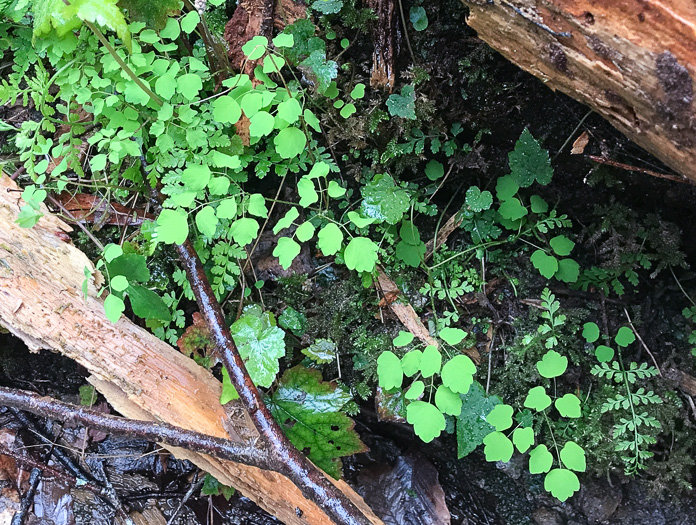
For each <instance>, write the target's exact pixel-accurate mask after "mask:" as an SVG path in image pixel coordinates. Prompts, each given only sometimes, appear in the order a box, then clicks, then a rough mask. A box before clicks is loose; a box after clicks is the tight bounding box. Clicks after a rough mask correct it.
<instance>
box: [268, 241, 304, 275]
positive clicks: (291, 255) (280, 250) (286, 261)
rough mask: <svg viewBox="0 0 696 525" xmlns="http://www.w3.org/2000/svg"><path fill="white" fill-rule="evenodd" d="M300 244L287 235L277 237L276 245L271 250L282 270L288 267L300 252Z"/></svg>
mask: <svg viewBox="0 0 696 525" xmlns="http://www.w3.org/2000/svg"><path fill="white" fill-rule="evenodd" d="M300 249H301V247H300V245H299V244H297V243H296V242H295V241H294V240H292V239H291V238H289V237H281V238H280V239H278V245H277V246H276V247H275V249H274V250H273V256H274V257H278V261H279V262H280V265H281V266H282V267H283V270H287V269H288V268H290V265H291V264H292V261H293V260H294V259H295V257H297V256H298V255H299V254H300Z"/></svg>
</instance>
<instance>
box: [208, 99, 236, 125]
mask: <svg viewBox="0 0 696 525" xmlns="http://www.w3.org/2000/svg"><path fill="white" fill-rule="evenodd" d="M241 116H242V108H240V107H239V104H238V103H237V101H236V100H235V99H233V98H232V97H230V96H229V95H225V96H222V97H218V98H216V99H215V100H214V101H213V119H215V120H216V121H217V122H220V123H222V124H235V123H236V122H237V121H238V120H239V119H240V117H241Z"/></svg>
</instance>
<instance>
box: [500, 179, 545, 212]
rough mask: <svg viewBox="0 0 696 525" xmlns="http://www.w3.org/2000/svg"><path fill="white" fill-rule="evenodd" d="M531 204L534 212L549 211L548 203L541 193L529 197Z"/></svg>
mask: <svg viewBox="0 0 696 525" xmlns="http://www.w3.org/2000/svg"><path fill="white" fill-rule="evenodd" d="M508 176H509V175H508ZM515 193H516V192H515ZM529 204H530V205H531V208H532V213H546V212H547V211H549V205H548V203H547V202H546V201H545V200H544V199H542V198H541V197H539V195H532V196H531V197H530V199H529Z"/></svg>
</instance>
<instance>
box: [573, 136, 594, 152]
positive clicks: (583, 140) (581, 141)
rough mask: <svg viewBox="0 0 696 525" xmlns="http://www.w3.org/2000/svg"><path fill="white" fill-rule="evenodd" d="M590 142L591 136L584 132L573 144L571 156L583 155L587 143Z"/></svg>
mask: <svg viewBox="0 0 696 525" xmlns="http://www.w3.org/2000/svg"><path fill="white" fill-rule="evenodd" d="M588 142H590V135H589V134H588V133H587V131H583V132H582V135H580V136H579V137H578V138H577V139H575V142H573V149H571V150H570V154H571V155H581V154H582V153H583V152H584V151H585V147H586V146H587V143H588Z"/></svg>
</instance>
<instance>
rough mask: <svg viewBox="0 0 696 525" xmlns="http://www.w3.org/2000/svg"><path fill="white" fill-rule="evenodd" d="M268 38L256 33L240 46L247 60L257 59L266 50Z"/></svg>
mask: <svg viewBox="0 0 696 525" xmlns="http://www.w3.org/2000/svg"><path fill="white" fill-rule="evenodd" d="M267 47H268V39H267V38H266V37H265V36H260V35H257V36H255V37H254V38H252V39H251V40H249V41H248V42H247V43H246V44H244V45H243V46H242V53H244V54H245V55H246V57H247V58H248V59H249V60H258V59H259V58H261V57H262V56H263V55H264V53H265V52H266V48H267Z"/></svg>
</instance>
